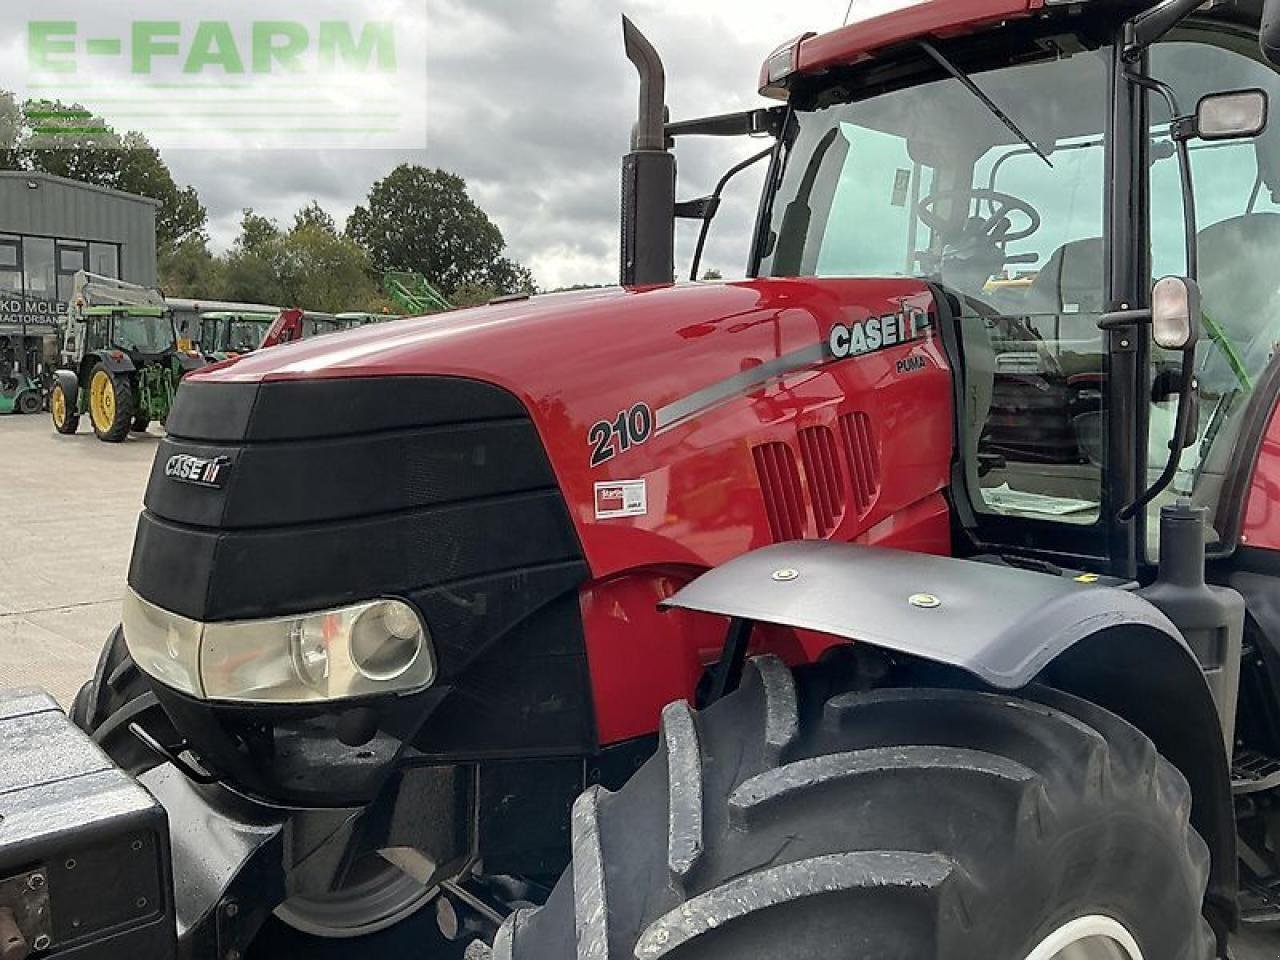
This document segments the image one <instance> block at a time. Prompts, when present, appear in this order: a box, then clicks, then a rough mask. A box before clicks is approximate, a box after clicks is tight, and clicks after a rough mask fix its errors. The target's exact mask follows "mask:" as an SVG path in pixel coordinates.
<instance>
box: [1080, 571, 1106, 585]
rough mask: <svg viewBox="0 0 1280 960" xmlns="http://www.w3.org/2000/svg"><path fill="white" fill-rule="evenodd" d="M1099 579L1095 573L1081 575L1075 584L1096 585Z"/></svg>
mask: <svg viewBox="0 0 1280 960" xmlns="http://www.w3.org/2000/svg"><path fill="white" fill-rule="evenodd" d="M1101 579H1102V577H1100V576H1098V574H1096V573H1082V574H1080V576H1078V577H1076V583H1097V582H1098V581H1099V580H1101Z"/></svg>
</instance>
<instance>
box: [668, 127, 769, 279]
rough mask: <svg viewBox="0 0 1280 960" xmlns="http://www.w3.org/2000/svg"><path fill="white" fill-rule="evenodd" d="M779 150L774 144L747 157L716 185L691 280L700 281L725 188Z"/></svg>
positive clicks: (690, 271)
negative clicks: (705, 254)
mask: <svg viewBox="0 0 1280 960" xmlns="http://www.w3.org/2000/svg"><path fill="white" fill-rule="evenodd" d="M777 149H778V144H777V143H772V144H770V145H769V146H768V148H766V149H764V150H761V151H760V152H759V153H757V154H755V155H753V156H750V157H747V159H745V160H743V161H742V162H741V163H738V164H735V165H734V166H732V167H730V168H729V171H728V172H727V173H725V175H724V176H723V177H721V178H720V182H719V183H717V184H716V188H715V191H714V192H712V194H711V197H710V200H711V203H710V204H709V212H708V214H707V216H706V217H704V218H703V220H702V228H701V229H700V230H699V231H698V246H697V248H696V249H695V250H694V251H693V265H692V266H691V267H690V268H689V279H690V280H697V279H698V268H699V267H700V266H701V265H702V252H703V250H705V249H706V246H707V234H708V233H710V232H711V221H712V220H714V219H715V217H716V214H717V213H718V212H719V210H720V194H722V193H723V192H724V188H725V187H726V186H728V185H729V181H730V180H732V179H733V178H734V177H736V176H737V175H738V174H740V173H741V172H742V171H743V170H746V169H747V168H748V167H752V166H754V165H755V164H757V163H759V162H760V161H761V160H763V159H764V158H765V157H769V156H772V155H773V152H774V151H775V150H777Z"/></svg>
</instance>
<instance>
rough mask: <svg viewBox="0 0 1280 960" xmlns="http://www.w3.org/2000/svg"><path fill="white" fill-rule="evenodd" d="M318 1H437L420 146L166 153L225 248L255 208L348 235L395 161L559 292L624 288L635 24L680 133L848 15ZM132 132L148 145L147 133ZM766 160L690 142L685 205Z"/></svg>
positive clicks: (732, 228)
mask: <svg viewBox="0 0 1280 960" xmlns="http://www.w3.org/2000/svg"><path fill="white" fill-rule="evenodd" d="M22 2H23V3H26V4H28V5H29V6H30V7H31V8H32V10H33V11H34V10H36V9H37V8H38V9H39V12H38V13H34V12H33V13H32V14H31V16H32V17H36V16H39V17H40V18H47V17H49V16H52V15H53V14H54V13H58V14H59V15H75V16H80V17H81V22H82V30H85V31H88V30H89V29H90V27H91V26H92V24H91V23H90V24H89V25H85V23H84V21H85V20H86V19H89V20H92V19H93V18H96V19H97V22H98V23H99V24H103V23H107V22H109V21H110V19H111V15H110V12H109V11H99V10H98V8H99V7H100V6H101V5H96V4H90V3H88V2H86V0H22ZM145 2H147V3H149V2H151V0H145ZM157 2H159V0H157ZM275 2H276V0H261V2H254V0H224V2H220V3H217V4H213V3H202V4H198V5H197V4H191V5H190V6H193V7H196V9H199V10H203V9H205V8H206V7H207V8H208V9H209V10H210V11H216V16H217V17H218V18H219V19H230V20H234V19H236V18H243V19H245V20H252V19H254V18H255V16H256V17H259V18H260V17H261V16H263V15H264V14H263V12H262V11H263V10H264V9H266V8H269V7H271V6H272V4H273V3H275ZM318 3H319V4H320V6H321V7H322V8H323V9H324V10H331V11H332V12H333V15H345V16H347V17H350V18H352V19H360V18H367V17H372V16H374V12H378V11H381V12H383V13H385V12H386V11H388V10H390V11H391V12H392V14H394V12H395V10H397V9H403V8H404V7H405V6H406V5H407V6H413V5H422V4H425V10H426V20H425V22H426V27H427V29H426V36H425V46H426V60H427V68H426V76H427V79H426V89H425V91H419V90H418V89H416V88H415V89H413V90H411V91H410V94H411V95H412V96H422V97H423V98H425V124H426V147H425V149H413V148H400V149H387V150H361V149H296V150H250V149H244V148H243V147H242V146H237V145H235V144H234V143H228V142H227V141H226V138H222V139H220V140H219V141H217V142H215V143H214V144H212V145H211V146H210V147H209V148H206V149H165V150H164V155H165V158H166V160H167V161H168V162H169V164H170V166H171V167H172V169H173V171H174V175H175V177H176V178H177V179H178V180H179V182H182V183H190V184H193V185H194V186H195V187H196V188H197V189H198V191H199V192H200V196H201V199H202V201H203V202H204V203H205V205H206V206H207V207H208V209H209V214H210V224H209V231H210V235H211V237H212V239H213V242H214V244H215V246H218V247H226V246H227V245H229V244H230V243H231V242H232V240H233V239H234V237H235V236H236V234H237V232H238V221H239V217H240V210H241V209H242V208H244V207H253V208H254V209H255V210H257V211H258V212H259V213H263V214H265V215H267V216H270V217H274V218H276V219H278V220H280V221H281V222H287V221H288V220H290V219H291V218H292V215H293V213H294V212H295V211H296V210H298V209H299V208H300V207H302V206H303V205H305V204H306V203H308V202H310V201H311V200H317V201H319V202H320V204H321V205H322V206H324V207H325V209H327V210H329V211H330V212H331V213H332V214H333V215H334V216H335V217H336V218H337V219H338V221H339V222H340V223H341V222H343V221H344V220H345V218H346V216H347V215H348V214H349V213H350V211H351V210H352V209H353V208H354V207H355V206H356V205H357V204H358V203H360V202H362V201H363V199H364V197H365V196H366V195H367V193H368V191H369V188H370V186H371V185H372V184H373V183H374V181H376V180H377V179H379V178H380V177H382V176H385V175H386V174H387V173H388V172H390V170H391V169H392V168H393V167H394V166H395V165H396V164H397V163H400V162H411V163H423V164H426V165H429V166H433V167H435V166H438V167H443V168H445V169H447V170H450V171H453V172H455V173H458V174H460V175H461V176H463V177H464V178H465V179H466V180H467V182H468V185H469V188H470V190H471V193H472V196H473V197H474V198H475V199H476V201H477V202H478V203H479V204H480V205H481V206H482V207H483V208H484V209H485V210H486V211H487V212H488V213H489V214H490V216H491V217H492V218H493V220H494V221H495V222H496V223H497V224H498V226H499V227H500V228H501V229H502V231H503V234H504V236H505V237H506V239H507V241H508V246H509V250H508V252H509V255H510V256H512V257H513V258H515V259H517V260H519V261H521V262H523V263H526V264H528V265H529V266H530V267H531V268H532V269H533V271H534V274H535V277H536V278H537V280H538V282H539V283H540V285H542V286H543V287H548V288H550V287H556V286H562V285H567V284H571V283H608V282H613V281H615V280H616V276H617V259H618V252H617V248H618V237H617V234H618V203H619V169H620V161H621V157H622V155H623V154H624V153H625V152H626V150H627V147H628V140H629V136H630V129H631V124H632V122H633V120H634V118H635V112H636V99H637V90H638V84H637V80H636V76H635V72H634V70H633V68H632V67H631V65H630V64H629V63H628V62H627V60H626V59H625V56H624V55H623V51H622V39H621V27H620V16H621V13H622V12H623V10H624V9H625V11H626V12H627V14H628V15H629V16H631V17H632V19H634V20H635V21H636V23H637V24H638V25H639V26H640V27H641V29H643V30H644V31H645V32H646V33H647V34H648V35H649V36H650V38H651V39H652V40H653V41H654V43H655V45H656V46H657V47H658V49H659V51H660V52H661V53H662V55H663V57H664V60H665V62H666V67H667V77H668V102H669V104H670V107H671V112H672V115H673V117H675V118H686V117H691V116H698V115H707V114H715V113H721V112H727V111H731V110H736V109H743V108H747V107H752V106H762V105H767V103H768V101H763V100H761V99H760V98H759V97H758V95H757V94H756V86H757V80H758V74H759V68H760V64H761V63H762V61H763V59H764V57H765V55H766V54H767V53H768V52H769V50H771V49H772V48H773V47H775V46H776V45H777V44H778V43H780V42H782V41H784V40H786V39H788V38H789V37H792V36H795V35H796V34H798V33H801V32H803V31H805V30H825V29H829V28H831V27H833V26H836V25H837V24H838V22H839V19H840V17H842V16H843V14H844V7H845V0H808V2H801V3H796V4H786V5H783V4H776V3H771V2H765V0H736V2H735V0H700V2H699V3H698V4H697V5H690V4H686V3H681V2H678V0H626V2H625V3H624V2H620V0H533V2H528V0H378V3H377V4H375V5H373V6H371V5H370V3H368V2H360V3H357V2H355V0H318ZM55 8H56V9H55ZM310 9H311V10H313V11H314V10H315V9H316V4H311V5H310ZM95 11H97V12H95ZM371 11H373V12H371ZM209 15H210V16H212V15H213V14H212V13H211V14H209ZM193 16H194V15H191V14H188V18H193ZM308 16H309V17H310V16H312V14H311V13H309V14H308ZM402 42H409V43H412V42H415V39H414V38H413V37H409V38H407V39H402ZM3 79H4V75H3V72H0V86H3V82H2V81H3ZM84 99H86V100H90V101H91V100H92V97H91V96H86V97H85V98H84ZM173 109H174V110H175V112H176V111H177V110H178V109H179V108H178V107H177V106H175V107H174V108H173ZM102 112H103V113H104V114H105V115H106V116H107V118H108V119H110V110H108V109H106V108H105V106H104V107H103V108H102ZM162 122H163V121H152V122H151V123H152V125H153V126H157V125H159V124H160V123H162ZM130 126H135V127H139V128H141V129H142V130H143V132H146V130H147V126H148V124H147V123H145V122H143V123H136V124H130ZM760 146H761V144H759V143H758V142H756V141H750V140H732V141H700V142H692V141H690V142H682V144H681V146H680V148H679V150H678V151H677V155H678V159H679V164H680V196H681V197H682V198H689V197H693V196H699V195H702V194H704V193H708V192H710V190H711V189H712V187H713V186H714V184H715V181H716V180H717V179H718V178H719V176H720V175H721V174H722V173H723V172H724V170H726V169H727V168H728V167H729V166H731V165H732V164H733V163H735V162H736V161H737V160H739V159H742V158H744V157H746V156H749V155H750V154H752V153H755V152H756V151H757V150H758V149H759V148H760ZM740 180H741V182H740V183H737V184H735V186H734V188H733V189H732V190H731V191H730V193H729V195H728V196H727V198H726V203H725V205H724V206H723V207H722V211H721V214H720V216H719V217H718V219H717V221H716V223H715V225H714V227H713V231H712V238H711V243H710V244H709V247H708V254H707V257H706V261H705V264H706V266H710V267H715V268H717V269H720V270H722V271H723V272H724V273H725V274H726V275H727V276H732V275H735V274H736V275H741V273H742V271H743V268H744V265H745V261H746V256H747V247H748V242H749V234H750V230H751V226H752V222H753V220H754V217H755V209H756V204H757V201H758V191H759V185H760V182H761V176H760V173H759V172H758V171H753V172H752V173H751V174H748V175H744V176H743V177H742V178H740ZM692 243H693V232H692V231H691V230H690V229H689V228H688V227H687V226H685V227H682V229H681V232H680V241H679V249H680V254H679V257H680V260H681V262H682V263H683V262H685V261H686V260H687V256H688V253H689V251H690V250H691V248H692Z"/></svg>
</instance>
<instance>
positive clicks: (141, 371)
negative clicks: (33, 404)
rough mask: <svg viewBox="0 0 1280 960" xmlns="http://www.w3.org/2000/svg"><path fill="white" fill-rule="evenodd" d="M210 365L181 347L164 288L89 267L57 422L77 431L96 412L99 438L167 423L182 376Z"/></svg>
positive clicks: (57, 393) (77, 297)
mask: <svg viewBox="0 0 1280 960" xmlns="http://www.w3.org/2000/svg"><path fill="white" fill-rule="evenodd" d="M204 363H205V360H204V358H203V357H202V356H201V355H200V354H199V353H196V352H194V351H191V350H185V349H181V348H180V345H179V341H178V332H177V329H176V327H175V325H174V317H173V312H172V311H171V310H170V309H169V307H168V305H167V304H166V303H165V300H164V296H163V295H162V294H161V293H160V291H158V290H153V289H148V288H146V287H140V286H137V285H135V284H130V283H125V282H124V281H121V280H115V279H112V278H109V277H99V276H95V275H94V274H90V273H85V272H83V271H82V272H80V273H78V274H77V275H76V279H75V286H74V292H73V296H72V303H71V311H70V313H69V314H68V317H67V325H66V330H65V332H64V335H63V345H62V369H60V370H58V371H57V373H56V374H55V378H54V379H55V382H54V386H53V390H52V392H51V394H50V402H49V408H50V412H51V414H52V416H53V423H54V428H55V429H56V430H57V432H59V433H64V434H71V433H75V432H76V430H77V428H78V426H79V419H80V416H82V415H84V414H88V415H89V418H90V420H91V422H92V424H93V429H94V433H95V434H97V436H98V439H99V440H103V441H106V442H111V443H118V442H120V441H121V440H123V439H124V438H125V437H126V436H127V435H128V433H129V431H130V430H133V431H134V432H139V433H140V432H143V431H145V430H146V429H147V426H148V424H150V423H151V422H152V421H159V422H161V423H163V422H165V420H167V419H168V415H169V410H170V408H171V407H172V405H173V396H174V393H175V392H176V391H177V386H178V381H179V380H180V379H181V378H182V376H183V375H184V374H186V373H187V372H188V371H190V370H196V369H199V368H200V367H202V366H204Z"/></svg>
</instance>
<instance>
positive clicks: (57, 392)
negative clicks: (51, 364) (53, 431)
mask: <svg viewBox="0 0 1280 960" xmlns="http://www.w3.org/2000/svg"><path fill="white" fill-rule="evenodd" d="M49 406H50V407H51V408H52V410H53V422H54V423H56V424H57V425H58V426H62V424H64V423H66V420H67V398H66V397H65V396H63V393H62V388H61V387H54V388H53V396H52V397H50V398H49Z"/></svg>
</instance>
